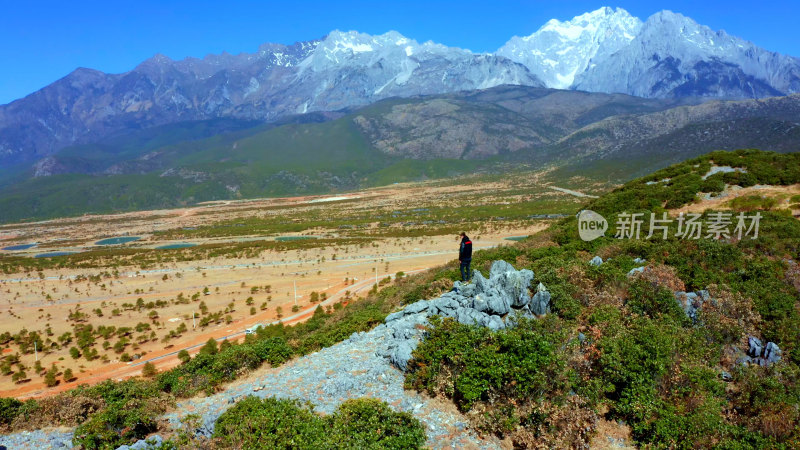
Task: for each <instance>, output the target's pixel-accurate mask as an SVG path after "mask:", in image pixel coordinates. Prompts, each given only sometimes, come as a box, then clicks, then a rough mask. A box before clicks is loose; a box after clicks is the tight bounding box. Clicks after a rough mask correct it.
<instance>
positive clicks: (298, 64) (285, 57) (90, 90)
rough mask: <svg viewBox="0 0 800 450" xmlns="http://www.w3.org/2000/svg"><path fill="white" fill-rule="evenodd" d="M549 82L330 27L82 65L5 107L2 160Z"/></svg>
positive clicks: (512, 67)
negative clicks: (248, 48) (223, 123)
mask: <svg viewBox="0 0 800 450" xmlns="http://www.w3.org/2000/svg"><path fill="white" fill-rule="evenodd" d="M502 84H515V85H525V86H543V84H542V82H541V81H540V80H539V79H537V78H536V76H534V75H533V74H531V73H530V71H529V70H528V69H527V68H526V67H525V66H524V65H522V64H518V63H515V62H513V61H511V60H509V59H507V58H504V57H501V56H496V55H491V54H488V55H486V54H483V55H481V54H473V53H472V52H470V51H468V50H462V49H458V48H451V47H446V46H444V45H439V44H434V43H432V42H426V43H423V44H420V43H418V42H416V41H414V40H412V39H408V38H406V37H404V36H402V35H401V34H400V33H397V32H394V31H391V32H388V33H386V34H383V35H379V36H370V35H367V34H362V33H357V32H354V31H351V32H341V31H333V32H331V33H330V34H328V35H327V36H326V37H325V38H323V39H321V40H314V41H307V42H300V43H296V44H294V45H291V46H287V45H282V44H264V45H262V46H261V47H260V48H259V51H258V52H257V53H253V54H247V53H243V54H239V55H230V54H227V53H223V54H222V55H209V56H206V57H205V58H202V59H198V58H187V59H184V60H182V61H173V60H171V59H169V58H167V57H166V56H163V55H156V56H154V57H153V58H150V59H148V60H146V61H144V62H143V63H141V64H140V65H139V66H137V67H136V68H135V69H133V70H132V71H130V72H127V73H123V74H104V73H102V72H99V71H95V70H90V69H78V70H76V71H74V72H72V73H71V74H69V75H67V76H66V77H64V78H62V79H61V80H59V81H57V82H55V83H53V84H51V85H49V86H47V87H45V88H44V89H42V90H40V91H38V92H35V93H33V94H31V95H29V96H28V97H25V98H23V99H21V100H17V101H15V102H12V103H10V104H8V105H0V163H2V162H3V161H6V162H19V161H25V160H27V161H30V160H33V159H39V158H41V157H43V156H47V155H49V154H52V153H53V152H55V151H57V150H58V149H60V148H63V147H65V146H68V145H72V144H77V143H84V142H92V141H93V140H96V139H98V138H102V137H103V136H107V135H109V134H111V133H115V132H118V131H121V130H125V129H129V128H141V127H150V126H156V125H162V124H168V123H174V122H180V121H187V120H200V119H209V118H218V117H228V118H236V119H254V120H270V119H275V118H278V117H281V116H286V115H290V114H298V113H306V112H311V111H332V110H338V109H342V108H347V107H352V106H360V105H366V104H369V103H372V102H375V101H377V100H380V99H383V98H387V97H391V96H401V97H408V96H413V95H420V94H439V93H447V92H456V91H461V90H472V89H484V88H489V87H493V86H498V85H502Z"/></svg>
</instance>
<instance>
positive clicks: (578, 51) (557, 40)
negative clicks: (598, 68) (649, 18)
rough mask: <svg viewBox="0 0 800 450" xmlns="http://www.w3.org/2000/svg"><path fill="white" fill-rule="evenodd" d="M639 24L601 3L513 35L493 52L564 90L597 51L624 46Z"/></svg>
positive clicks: (611, 50)
mask: <svg viewBox="0 0 800 450" xmlns="http://www.w3.org/2000/svg"><path fill="white" fill-rule="evenodd" d="M641 27H642V21H641V20H639V19H638V18H636V17H633V16H631V15H630V14H629V13H628V12H627V11H625V10H624V9H622V8H616V9H612V8H609V7H607V6H605V7H602V8H600V9H597V10H595V11H591V12H587V13H584V14H581V15H579V16H576V17H574V18H573V19H571V20H568V21H565V22H561V21H559V20H558V19H551V20H550V21H548V22H547V23H545V24H544V25H543V26H542V27H541V28H540V29H539V30H538V31H536V32H535V33H533V34H531V35H529V36H525V37H518V36H514V37H513V38H511V39H510V40H509V41H508V42H507V43H506V44H505V45H504V46H503V47H501V48H500V49H499V50H498V51H497V54H498V55H500V56H505V57H506V58H509V59H511V60H512V61H516V62H519V63H521V64H523V65H525V66H527V67H528V69H530V70H531V72H533V73H534V74H535V75H537V76H538V77H539V78H540V79H542V81H544V83H545V84H546V85H547V86H548V87H553V88H558V89H566V88H569V87H570V86H571V85H572V83H573V81H574V80H575V76H576V75H577V74H579V73H581V72H583V71H584V70H586V68H587V67H588V66H589V64H590V61H591V60H592V58H594V57H596V56H598V53H601V54H602V55H608V54H611V53H613V52H615V51H617V50H618V49H620V48H622V47H623V46H625V45H627V44H628V43H629V42H630V41H631V40H633V38H634V37H636V35H637V34H638V32H639V30H640V29H641ZM602 55H601V56H602Z"/></svg>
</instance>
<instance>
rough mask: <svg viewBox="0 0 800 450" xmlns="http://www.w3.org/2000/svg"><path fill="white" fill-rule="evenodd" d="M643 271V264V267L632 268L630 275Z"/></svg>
mask: <svg viewBox="0 0 800 450" xmlns="http://www.w3.org/2000/svg"><path fill="white" fill-rule="evenodd" d="M642 272H644V266H642V267H634V268H633V269H631V270H630V271H629V272H628V276H629V277H632V276H634V275H636V274H637V273H642Z"/></svg>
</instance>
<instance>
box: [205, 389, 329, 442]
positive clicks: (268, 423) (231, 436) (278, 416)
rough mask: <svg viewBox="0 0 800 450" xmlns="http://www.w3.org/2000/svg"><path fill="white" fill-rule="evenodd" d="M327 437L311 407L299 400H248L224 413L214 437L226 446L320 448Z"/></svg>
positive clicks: (254, 398)
mask: <svg viewBox="0 0 800 450" xmlns="http://www.w3.org/2000/svg"><path fill="white" fill-rule="evenodd" d="M325 434H326V430H325V426H324V423H323V421H322V420H321V419H320V418H319V417H318V416H317V415H316V414H314V412H313V410H312V407H311V406H310V405H309V404H303V403H300V402H299V401H297V400H279V399H275V398H266V399H263V400H261V399H259V398H257V397H247V398H245V399H243V400H241V401H239V402H238V403H236V405H235V406H234V407H233V408H230V409H229V410H227V411H225V412H224V413H223V414H222V415H221V416H220V417H219V418H218V419H217V422H216V425H215V428H214V437H215V438H217V439H218V440H219V441H220V442H222V443H223V445H224V446H226V447H236V448H309V449H310V448H319V445H320V444H321V442H322V441H323V439H324V437H325Z"/></svg>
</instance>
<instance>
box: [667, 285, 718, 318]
mask: <svg viewBox="0 0 800 450" xmlns="http://www.w3.org/2000/svg"><path fill="white" fill-rule="evenodd" d="M709 300H711V294H709V293H708V291H706V290H700V291H696V292H683V291H676V292H675V301H677V302H678V305H679V306H680V307H681V309H683V312H684V313H685V314H686V317H688V318H689V319H691V320H692V323H693V324H698V323H699V321H700V319H699V318H698V311H699V310H700V308H702V306H703V303H705V302H707V301H709Z"/></svg>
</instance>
